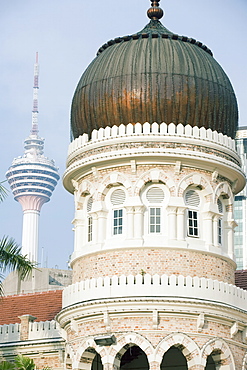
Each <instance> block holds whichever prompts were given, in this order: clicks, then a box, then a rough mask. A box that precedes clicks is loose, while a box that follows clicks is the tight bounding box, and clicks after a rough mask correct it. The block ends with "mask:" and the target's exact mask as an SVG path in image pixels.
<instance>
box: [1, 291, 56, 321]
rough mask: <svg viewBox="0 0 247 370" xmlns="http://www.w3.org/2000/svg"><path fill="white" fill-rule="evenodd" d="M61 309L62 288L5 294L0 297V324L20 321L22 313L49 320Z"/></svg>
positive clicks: (41, 319)
mask: <svg viewBox="0 0 247 370" xmlns="http://www.w3.org/2000/svg"><path fill="white" fill-rule="evenodd" d="M61 309H62V290H49V291H46V292H41V293H30V294H21V295H12V296H6V297H3V298H2V299H0V325H3V324H15V323H20V319H19V317H18V316H22V315H32V316H35V317H36V318H37V320H36V321H46V320H49V321H50V320H53V319H54V318H55V315H56V314H57V313H58V312H59V311H60V310H61Z"/></svg>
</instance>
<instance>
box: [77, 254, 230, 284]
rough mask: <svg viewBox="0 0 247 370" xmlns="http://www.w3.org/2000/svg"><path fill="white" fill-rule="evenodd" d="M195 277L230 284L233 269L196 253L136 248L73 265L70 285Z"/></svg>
mask: <svg viewBox="0 0 247 370" xmlns="http://www.w3.org/2000/svg"><path fill="white" fill-rule="evenodd" d="M142 272H144V273H149V274H151V275H154V274H159V275H162V274H167V275H172V274H175V275H184V276H192V277H193V276H198V277H206V278H211V279H216V280H220V281H224V282H227V283H229V284H234V269H233V266H232V265H230V264H229V263H228V262H226V261H225V260H223V259H221V258H218V257H215V256H212V255H209V254H206V253H200V252H194V251H187V250H176V249H173V250H171V249H158V248H157V249H155V248H140V249H131V250H117V251H116V250H115V251H114V250H113V251H107V252H99V253H97V254H93V255H88V256H85V257H82V258H79V259H78V260H76V261H75V263H74V265H73V283H75V282H77V281H81V280H85V279H90V278H98V277H103V276H113V275H118V276H120V275H122V274H124V275H129V274H133V275H137V274H140V273H142Z"/></svg>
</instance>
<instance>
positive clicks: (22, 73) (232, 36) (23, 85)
mask: <svg viewBox="0 0 247 370" xmlns="http://www.w3.org/2000/svg"><path fill="white" fill-rule="evenodd" d="M160 6H161V7H162V9H163V10H164V11H165V16H164V17H163V18H162V20H161V21H162V23H163V24H164V26H165V27H167V28H168V29H169V30H170V31H172V32H174V33H176V34H179V35H184V36H188V37H193V38H195V39H196V40H198V41H201V42H202V43H204V44H206V45H207V46H208V47H209V48H210V49H211V50H212V51H213V54H214V57H215V59H216V60H217V61H218V62H219V63H220V64H221V66H222V67H223V69H224V70H225V72H226V73H227V75H228V76H229V78H230V80H231V82H232V85H233V88H234V90H235V93H236V96H237V100H238V104H239V117H240V118H239V125H240V126H247V48H246V36H247V22H246V19H247V0H234V1H232V0H207V1H198V0H187V1H185V0H166V1H165V0H163V1H160ZM149 7H150V1H149V0H132V1H131V0H117V1H116V0H109V1H107V0H105V1H102V0H93V1H88V0H87V1H86V0H42V1H40V0H23V1H20V0H11V1H6V0H0V45H1V47H0V70H1V73H0V122H1V135H0V148H1V161H0V181H2V180H4V179H5V173H6V171H7V170H8V168H9V167H10V166H11V163H12V161H13V159H14V158H16V157H18V156H21V155H22V154H23V153H24V149H23V143H24V140H25V138H26V137H27V136H29V134H30V129H31V110H32V94H33V91H32V87H33V65H34V62H35V54H36V52H38V53H39V64H40V76H39V87H40V88H39V118H38V120H39V134H40V136H41V137H44V138H45V156H46V157H49V158H50V159H54V160H55V163H56V166H57V167H58V168H59V173H60V177H61V179H60V181H59V183H58V185H57V187H56V189H55V191H54V193H53V195H52V197H51V200H50V202H49V203H46V204H44V205H43V208H42V210H41V215H40V229H39V234H40V237H39V249H40V250H39V255H40V257H39V262H40V265H41V267H52V268H61V269H66V268H67V267H68V260H69V256H70V255H71V253H72V252H73V225H72V223H71V221H72V220H73V215H74V201H73V195H72V194H69V193H68V192H67V191H66V190H65V189H64V188H63V185H62V176H63V173H64V170H65V168H66V156H67V149H68V145H69V143H70V106H71V100H72V97H73V93H74V90H75V88H76V85H77V83H78V81H79V79H80V76H81V75H82V73H83V71H84V70H85V69H86V67H87V66H88V64H89V63H90V62H91V61H92V60H93V58H94V57H95V55H96V52H97V50H98V49H99V47H100V46H101V45H103V44H104V43H105V42H107V41H108V40H110V39H112V38H115V37H118V36H124V35H128V34H133V33H136V32H138V31H140V30H141V29H142V28H143V27H144V26H145V25H146V24H147V23H148V21H149V20H148V18H147V16H146V11H147V9H148V8H149ZM6 187H7V188H8V189H9V186H8V184H6ZM0 219H1V222H0V236H3V235H9V236H12V237H13V238H15V240H16V241H17V242H18V243H19V244H21V234H22V209H21V206H20V204H18V202H16V201H15V200H14V199H13V196H12V194H11V192H9V195H8V197H7V199H6V200H5V201H4V202H3V203H2V204H1V205H0ZM41 255H43V258H41Z"/></svg>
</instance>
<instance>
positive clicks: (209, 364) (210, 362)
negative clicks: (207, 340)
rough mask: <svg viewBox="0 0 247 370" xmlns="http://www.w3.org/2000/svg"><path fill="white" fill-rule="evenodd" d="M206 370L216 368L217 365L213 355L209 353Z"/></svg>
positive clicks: (214, 369)
mask: <svg viewBox="0 0 247 370" xmlns="http://www.w3.org/2000/svg"><path fill="white" fill-rule="evenodd" d="M205 370H216V365H215V362H214V359H213V356H212V355H209V356H208V357H207V363H206V367H205Z"/></svg>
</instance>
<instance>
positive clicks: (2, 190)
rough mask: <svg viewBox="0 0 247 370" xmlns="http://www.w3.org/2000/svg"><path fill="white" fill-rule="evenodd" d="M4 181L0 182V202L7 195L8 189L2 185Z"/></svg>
mask: <svg viewBox="0 0 247 370" xmlns="http://www.w3.org/2000/svg"><path fill="white" fill-rule="evenodd" d="M4 182H6V180H5V181H1V182H0V202H2V201H3V200H4V199H5V198H6V197H7V195H8V190H7V189H6V188H5V186H3V183H4Z"/></svg>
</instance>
